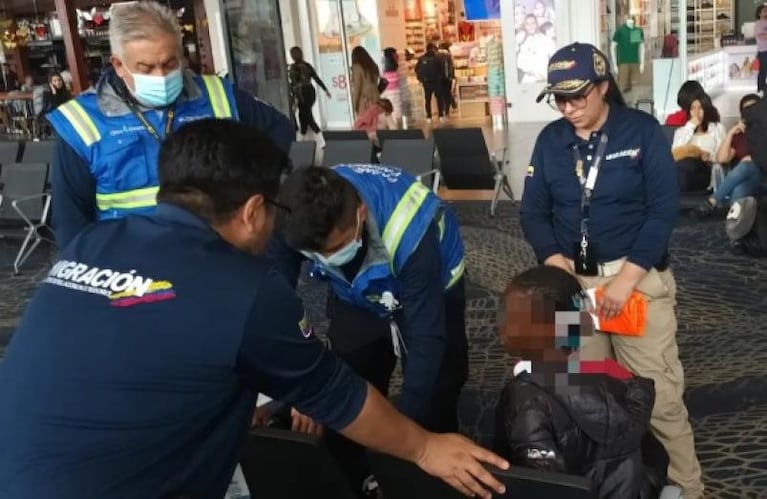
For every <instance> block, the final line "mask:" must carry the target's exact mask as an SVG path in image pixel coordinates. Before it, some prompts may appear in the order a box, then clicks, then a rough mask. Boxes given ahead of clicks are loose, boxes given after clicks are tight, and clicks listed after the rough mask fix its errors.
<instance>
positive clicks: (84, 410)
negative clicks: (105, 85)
mask: <svg viewBox="0 0 767 499" xmlns="http://www.w3.org/2000/svg"><path fill="white" fill-rule="evenodd" d="M288 165H289V160H288V158H287V156H286V155H285V154H284V153H283V152H282V151H280V150H279V149H278V148H277V147H275V146H274V145H273V143H271V142H270V141H269V140H268V139H266V138H265V137H264V136H263V135H261V134H260V133H258V132H256V131H255V130H252V129H249V128H247V127H245V126H244V125H241V124H238V123H236V122H233V121H215V120H202V121H198V122H196V123H193V124H190V125H187V126H186V127H184V128H183V129H181V130H180V131H178V132H176V133H174V134H173V135H171V136H170V138H169V139H167V140H166V141H165V142H164V144H163V146H162V148H161V150H160V155H159V180H160V190H159V194H158V200H159V206H158V208H157V210H156V211H155V212H154V213H153V214H151V215H129V216H127V217H123V218H119V219H115V220H108V221H103V222H100V223H97V224H93V225H91V226H89V227H88V228H86V229H84V230H83V231H82V232H81V233H80V234H79V235H78V236H76V237H75V239H74V240H73V241H72V242H71V243H70V244H69V245H68V246H67V247H66V248H64V250H63V251H62V252H61V259H60V260H59V261H58V262H57V263H55V264H54V266H53V268H52V269H51V271H50V272H49V273H48V276H47V278H46V279H45V280H44V282H43V283H42V285H41V286H40V289H39V290H38V291H37V292H36V294H35V295H34V297H33V298H32V300H31V302H30V303H29V305H28V307H27V309H26V310H25V312H24V315H23V317H22V319H21V322H20V323H19V327H18V329H17V330H16V332H15V334H14V336H13V339H12V341H11V344H10V347H9V349H8V352H7V357H6V358H5V359H4V360H3V362H2V363H0V442H2V448H3V450H2V452H0V497H3V498H5V497H8V498H11V497H12V498H17V497H19V498H20V497H24V498H31V499H37V498H40V499H42V498H50V497H56V498H58V499H69V498H73V499H74V498H77V499H81V498H96V497H147V498H148V497H171V498H177V497H194V498H198V497H200V498H202V497H205V498H209V497H210V498H213V497H223V495H224V493H225V491H226V489H227V486H228V484H229V481H230V479H231V477H232V473H233V471H234V468H235V465H236V463H237V459H238V456H239V455H240V453H241V450H242V448H241V446H242V444H243V443H244V442H245V438H244V437H245V435H246V433H247V431H248V427H249V422H250V419H251V415H252V414H253V410H254V405H255V399H256V393H257V392H263V393H265V394H267V395H269V396H271V397H273V398H276V399H279V400H284V401H286V402H288V403H290V404H292V405H294V406H295V407H297V408H298V409H299V410H300V411H302V412H303V413H305V414H307V415H309V416H311V417H312V418H314V419H316V420H317V421H319V422H321V423H323V424H325V425H327V426H329V427H330V428H333V429H335V430H337V431H340V432H341V433H342V434H343V435H345V436H347V437H348V438H351V439H353V440H355V441H357V442H359V443H361V444H362V445H366V446H369V447H371V448H375V449H378V450H380V451H383V452H386V453H390V454H393V455H395V456H399V457H401V458H404V459H408V460H411V461H414V462H416V463H417V464H418V465H419V466H420V467H421V468H423V469H424V470H426V471H427V472H429V473H431V474H434V475H436V476H439V477H441V478H442V479H444V480H446V481H447V482H448V483H450V484H451V485H453V486H454V487H456V488H458V489H459V490H460V491H462V492H463V493H465V494H467V495H471V494H474V493H476V494H480V495H481V496H482V497H487V498H489V497H490V493H489V488H492V489H495V490H499V491H501V490H502V489H503V487H502V486H501V484H500V483H498V482H497V481H496V480H495V479H494V478H492V476H491V475H490V474H489V473H488V472H487V471H486V470H485V469H484V467H483V466H482V464H481V463H483V462H486V463H491V464H494V465H497V466H501V467H506V466H508V464H507V463H506V462H505V461H503V460H502V459H500V458H498V457H497V456H495V455H494V454H492V453H490V452H489V451H486V450H484V449H481V448H479V447H477V446H476V445H474V444H473V443H471V442H470V441H468V440H467V439H465V438H463V437H461V436H459V435H438V434H433V433H429V432H427V431H425V430H423V429H422V428H421V427H419V426H417V425H416V424H414V423H413V422H412V421H411V420H409V419H407V418H405V417H403V416H402V415H401V414H400V413H398V412H397V411H396V410H394V409H393V408H392V406H391V405H389V403H388V402H387V401H386V399H385V398H384V397H382V396H381V395H380V393H379V392H378V391H377V390H375V389H374V388H372V387H371V386H370V385H369V384H367V383H366V382H365V381H364V380H363V379H361V378H360V377H358V376H357V375H356V374H355V373H354V372H353V371H352V370H351V369H350V368H349V367H348V366H347V365H345V364H344V363H343V362H342V361H340V360H339V359H338V358H337V357H336V356H335V355H333V353H331V352H329V351H328V350H326V349H325V348H324V347H323V344H322V343H321V342H320V341H319V340H318V339H317V338H316V337H315V336H313V334H312V329H311V326H310V325H309V324H308V322H307V319H306V315H305V313H304V309H303V307H302V306H301V303H300V301H299V299H298V298H297V297H296V295H295V292H294V290H293V289H292V288H291V286H290V285H289V284H288V282H287V281H286V280H285V278H284V277H283V276H282V274H281V273H279V272H278V271H277V270H275V269H274V268H273V266H272V264H271V260H268V259H267V258H266V257H264V256H260V253H262V251H263V250H264V248H265V246H266V243H267V241H268V240H269V237H270V234H271V231H272V228H273V225H274V216H275V211H276V210H278V209H281V206H280V205H279V204H278V203H277V202H276V201H275V199H276V197H277V195H278V189H279V185H280V178H281V175H282V174H283V172H284V171H285V169H286V168H287V167H288ZM252 492H253V493H254V496H256V497H258V490H254V491H252Z"/></svg>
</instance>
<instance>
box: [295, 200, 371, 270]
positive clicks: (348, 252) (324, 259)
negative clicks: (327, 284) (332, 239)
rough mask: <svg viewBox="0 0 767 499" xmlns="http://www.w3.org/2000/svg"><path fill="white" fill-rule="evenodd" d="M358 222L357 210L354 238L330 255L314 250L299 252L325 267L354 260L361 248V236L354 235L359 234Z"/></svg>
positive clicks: (338, 265) (339, 265)
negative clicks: (358, 237)
mask: <svg viewBox="0 0 767 499" xmlns="http://www.w3.org/2000/svg"><path fill="white" fill-rule="evenodd" d="M360 222H361V219H360V214H359V212H357V228H356V229H355V231H354V234H355V237H354V239H352V240H351V241H349V243H348V244H346V245H345V246H344V247H343V248H341V249H339V250H338V251H336V252H335V253H333V254H332V255H330V256H325V255H322V254H321V253H317V252H315V251H301V253H302V254H303V255H304V256H305V257H306V258H309V259H310V260H314V261H316V262H320V263H321V264H323V265H325V266H326V267H341V266H343V265H346V264H347V263H349V262H351V261H352V260H354V257H355V256H357V252H359V250H360V248H362V238H360V239H357V237H356V235H357V234H359V231H360Z"/></svg>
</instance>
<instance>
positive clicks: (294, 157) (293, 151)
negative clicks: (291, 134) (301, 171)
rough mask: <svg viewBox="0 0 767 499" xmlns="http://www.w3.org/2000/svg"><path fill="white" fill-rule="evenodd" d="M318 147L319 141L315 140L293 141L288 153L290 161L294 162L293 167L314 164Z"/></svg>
mask: <svg viewBox="0 0 767 499" xmlns="http://www.w3.org/2000/svg"><path fill="white" fill-rule="evenodd" d="M316 147H317V143H316V142H314V141H313V140H305V141H301V142H293V143H292V144H291V145H290V152H289V153H288V155H289V156H290V162H291V163H293V168H304V167H307V166H314V151H315V150H316Z"/></svg>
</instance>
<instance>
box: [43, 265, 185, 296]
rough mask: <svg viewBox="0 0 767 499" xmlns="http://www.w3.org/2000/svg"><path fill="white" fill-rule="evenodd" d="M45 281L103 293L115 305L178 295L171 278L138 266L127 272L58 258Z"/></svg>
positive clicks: (93, 292) (74, 288)
mask: <svg viewBox="0 0 767 499" xmlns="http://www.w3.org/2000/svg"><path fill="white" fill-rule="evenodd" d="M43 282H44V283H47V284H53V285H54V286H61V287H64V288H68V289H72V290H75V291H80V292H83V293H91V294H95V295H102V296H104V297H106V298H108V299H109V300H110V305H111V306H113V307H131V306H133V305H138V304H140V303H153V302H158V301H164V300H170V299H172V298H175V297H176V292H175V291H174V290H173V284H172V283H171V282H170V281H162V280H157V279H153V278H149V277H145V276H142V275H139V274H137V273H136V270H135V269H131V270H129V271H127V272H123V271H120V270H114V269H108V268H99V267H91V266H89V265H86V264H84V263H80V262H74V261H69V260H59V261H58V262H56V264H55V265H54V266H53V268H51V270H50V272H48V277H47V278H46V279H45V281H43Z"/></svg>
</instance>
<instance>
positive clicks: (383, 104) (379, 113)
mask: <svg viewBox="0 0 767 499" xmlns="http://www.w3.org/2000/svg"><path fill="white" fill-rule="evenodd" d="M393 110H394V108H393V106H392V103H391V101H390V100H389V99H378V101H376V102H374V103H373V104H370V105H369V106H368V107H366V108H365V109H364V110H363V111H362V112H361V113H359V114H358V115H357V119H356V120H355V121H354V129H355V130H364V131H365V132H367V134H368V138H369V139H370V141H371V142H373V144H374V145H375V146H376V147H379V142H378V130H396V129H397V122H396V120H395V119H394V118H393V117H392V111H393Z"/></svg>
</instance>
